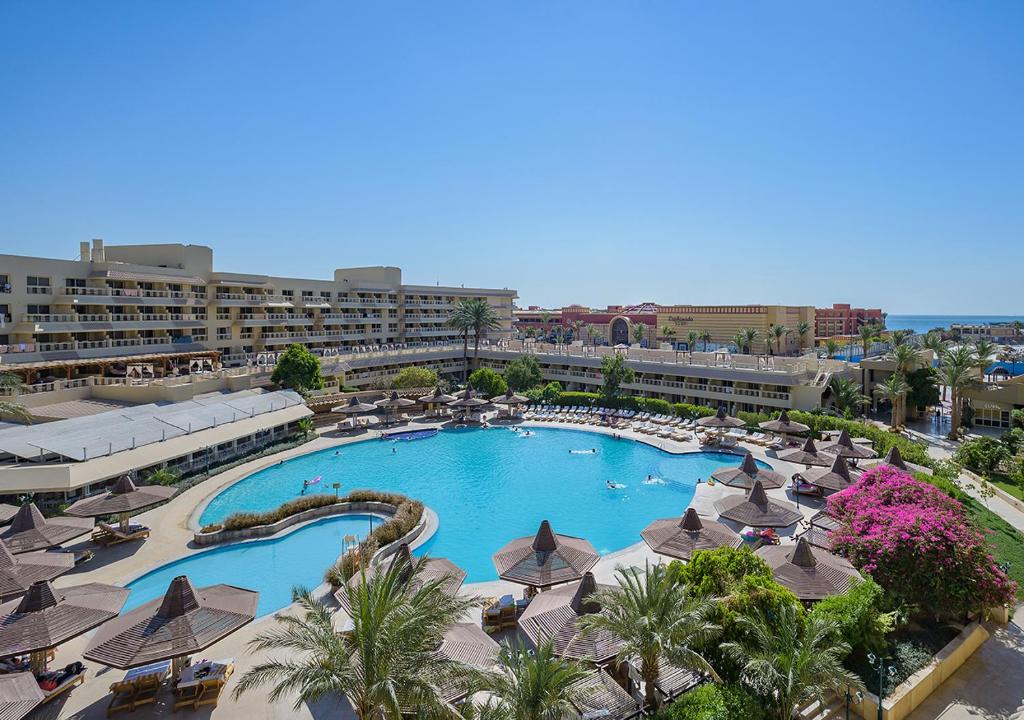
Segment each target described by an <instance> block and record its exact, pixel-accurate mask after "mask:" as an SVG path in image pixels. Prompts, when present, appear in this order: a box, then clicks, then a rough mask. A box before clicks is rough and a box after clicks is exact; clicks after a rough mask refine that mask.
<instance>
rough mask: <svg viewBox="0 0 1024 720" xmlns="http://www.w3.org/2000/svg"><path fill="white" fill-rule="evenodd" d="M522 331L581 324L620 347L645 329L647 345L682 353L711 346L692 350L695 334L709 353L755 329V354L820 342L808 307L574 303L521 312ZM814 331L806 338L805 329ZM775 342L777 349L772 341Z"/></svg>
mask: <svg viewBox="0 0 1024 720" xmlns="http://www.w3.org/2000/svg"><path fill="white" fill-rule="evenodd" d="M515 318H516V331H517V334H518V335H519V336H520V337H522V336H525V335H526V334H527V331H528V329H529V328H531V327H532V328H534V330H535V332H537V331H541V332H545V331H546V330H549V329H550V328H551V327H552V326H554V325H561V326H563V327H573V324H574V323H575V322H577V321H578V322H579V323H580V324H581V325H582V326H584V327H587V326H592V328H593V336H592V337H589V336H588V335H587V333H583V337H582V338H577V339H583V340H586V341H591V340H596V341H597V342H599V343H607V344H611V345H617V344H620V343H625V344H629V343H632V342H633V341H634V327H635V326H637V325H642V326H644V328H645V331H644V340H643V341H642V343H643V344H647V345H649V346H655V345H660V344H661V343H668V344H670V345H672V347H673V348H676V349H679V350H703V349H704V348H705V343H704V341H703V340H702V339H698V340H697V342H696V344H695V346H694V347H690V344H691V343H690V340H689V334H690V333H691V332H694V333H697V334H698V335H699V336H704V334H705V333H706V334H707V335H708V337H709V339H708V341H707V343H706V345H707V348H708V349H713V348H717V347H728V346H729V345H730V344H732V342H733V337H734V336H735V335H736V333H737V332H738V331H740V330H746V329H748V328H752V329H754V330H756V331H757V333H758V339H757V340H756V341H755V343H754V346H753V347H752V348H751V352H755V353H765V352H768V351H769V350H771V351H772V352H777V353H778V354H781V355H787V354H795V353H799V352H800V351H802V350H805V349H807V348H810V347H812V346H813V344H814V336H813V327H814V319H815V310H814V308H813V307H811V306H809V305H808V306H802V305H658V304H655V303H643V304H641V305H629V306H623V305H609V306H608V307H607V308H605V309H604V310H591V309H590V308H586V307H583V306H581V305H569V306H566V307H563V308H561V309H559V310H544V309H541V308H530V309H529V310H517V311H515ZM545 319H546V320H547V322H545ZM802 325H803V326H804V327H806V328H808V329H809V331H808V332H806V333H804V334H803V335H801V334H800V333H799V328H800V327H801V326H802ZM775 326H782V327H784V328H785V329H786V331H787V333H786V334H785V335H784V336H783V338H782V340H781V347H779V346H778V345H777V344H776V342H775V339H774V336H773V335H772V328H773V327H775ZM769 338H772V339H771V348H769V347H768V339H769Z"/></svg>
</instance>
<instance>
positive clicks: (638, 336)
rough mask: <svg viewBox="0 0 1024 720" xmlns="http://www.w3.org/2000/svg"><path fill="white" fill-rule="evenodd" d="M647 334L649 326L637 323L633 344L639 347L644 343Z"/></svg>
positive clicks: (634, 329) (634, 327)
mask: <svg viewBox="0 0 1024 720" xmlns="http://www.w3.org/2000/svg"><path fill="white" fill-rule="evenodd" d="M646 333H647V326H646V325H644V324H643V323H637V324H636V325H634V326H633V342H635V343H636V344H637V345H639V344H640V343H642V342H643V341H644V335H645V334H646Z"/></svg>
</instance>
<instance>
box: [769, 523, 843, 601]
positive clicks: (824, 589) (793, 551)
mask: <svg viewBox="0 0 1024 720" xmlns="http://www.w3.org/2000/svg"><path fill="white" fill-rule="evenodd" d="M757 554H758V555H760V556H761V557H762V558H763V559H764V561H765V562H766V563H768V567H770V568H771V569H772V575H774V576H775V580H776V582H778V583H779V584H781V585H784V586H785V587H787V588H789V589H790V590H792V591H793V594H794V595H796V596H797V598H799V599H800V600H805V601H808V602H811V601H815V600H821V599H822V598H825V597H828V596H829V595H840V594H842V593H844V592H846V591H847V590H848V589H849V588H850V585H851V584H852V583H853V582H854V581H855V580H860V579H861V577H860V573H859V572H857V569H856V568H855V567H853V565H851V564H850V563H849V561H847V560H846V559H845V558H841V557H839V556H838V555H833V554H832V553H830V552H827V551H825V550H820V549H819V550H812V549H811V544H810V543H809V542H807V540H805V539H804V538H800V539H799V540H797V541H796V545H795V546H794V545H766V546H764V547H762V548H758V550H757Z"/></svg>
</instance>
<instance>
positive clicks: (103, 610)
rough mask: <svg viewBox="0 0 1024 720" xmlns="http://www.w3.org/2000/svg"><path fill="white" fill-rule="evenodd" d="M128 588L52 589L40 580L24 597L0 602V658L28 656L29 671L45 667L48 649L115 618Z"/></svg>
mask: <svg viewBox="0 0 1024 720" xmlns="http://www.w3.org/2000/svg"><path fill="white" fill-rule="evenodd" d="M127 599H128V590H126V589H125V588H119V587H114V586H113V585H101V584H99V583H88V584H86V585H76V586H75V587H69V588H62V589H60V590H54V589H53V587H52V586H51V585H50V583H49V582H47V581H45V580H41V581H39V582H34V583H32V585H30V586H29V588H28V591H27V592H26V593H25V596H24V597H23V598H21V599H19V600H11V601H10V602H6V603H4V604H3V605H0V657H11V656H12V655H23V654H25V653H29V654H30V656H31V661H30V663H31V666H32V670H33V671H34V672H36V673H37V674H38V673H40V672H42V671H43V670H45V669H46V654H47V651H48V650H51V649H52V648H55V647H57V646H58V645H60V644H61V643H64V642H67V641H68V640H70V639H72V638H75V637H78V636H79V635H81V634H82V633H85V632H88V631H89V630H92V629H93V628H94V627H96V626H97V625H100V624H102V623H105V622H106V621H107V620H110V619H111V618H114V617H117V613H118V612H119V611H120V610H121V607H122V606H123V605H124V601H125V600H127Z"/></svg>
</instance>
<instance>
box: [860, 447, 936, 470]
mask: <svg viewBox="0 0 1024 720" xmlns="http://www.w3.org/2000/svg"><path fill="white" fill-rule="evenodd" d="M879 465H889V466H891V467H894V468H898V469H900V470H903V471H904V472H918V473H925V474H926V475H931V474H932V469H931V468H928V467H925V466H924V465H918V464H917V463H909V462H907V461H906V460H904V459H903V454H902V453H900V449H899V448H898V447H896V446H895V445H893V446H892V447H891V448H889V451H888V452H887V453H886V454H885V457H884V458H882V459H881V460H875V461H873V462H870V463H864V465H863V467H865V468H869V469H870V468H875V467H878V466H879Z"/></svg>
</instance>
